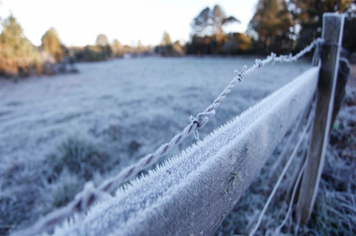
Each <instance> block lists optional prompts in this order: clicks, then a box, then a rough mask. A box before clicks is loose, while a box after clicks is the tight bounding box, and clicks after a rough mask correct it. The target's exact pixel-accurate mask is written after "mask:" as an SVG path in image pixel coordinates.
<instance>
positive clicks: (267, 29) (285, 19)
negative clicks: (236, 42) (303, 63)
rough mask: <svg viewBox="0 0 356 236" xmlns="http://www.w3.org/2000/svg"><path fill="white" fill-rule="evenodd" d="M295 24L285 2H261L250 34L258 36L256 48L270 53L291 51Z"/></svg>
mask: <svg viewBox="0 0 356 236" xmlns="http://www.w3.org/2000/svg"><path fill="white" fill-rule="evenodd" d="M291 26H293V22H292V19H291V16H290V13H289V11H288V8H287V4H286V2H285V0H259V2H258V4H257V8H256V13H255V14H254V16H253V18H252V20H251V21H250V24H249V34H250V35H251V36H254V35H257V42H256V43H255V46H256V47H257V49H258V50H261V51H262V52H265V53H268V52H271V51H275V52H281V51H285V50H291V46H292V39H291V36H292V32H291V31H290V29H291Z"/></svg>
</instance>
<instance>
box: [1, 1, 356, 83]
mask: <svg viewBox="0 0 356 236" xmlns="http://www.w3.org/2000/svg"><path fill="white" fill-rule="evenodd" d="M335 11H337V12H340V13H346V14H347V18H346V22H345V30H344V38H343V47H344V48H345V49H347V50H348V51H349V52H355V51H356V4H355V0H288V1H286V0H259V1H258V3H257V6H256V10H255V13H254V15H253V17H252V19H251V20H250V22H249V24H248V29H247V31H246V32H244V33H238V32H235V33H226V32H225V31H224V28H225V26H227V25H230V24H239V23H240V21H239V20H238V19H237V18H235V17H234V16H228V15H226V13H225V11H224V10H223V8H222V7H221V6H220V5H215V6H214V7H213V8H209V7H206V8H204V9H203V10H202V11H201V12H200V13H199V14H198V15H197V16H196V17H195V18H194V19H193V20H192V22H191V34H190V40H189V42H187V43H186V44H184V45H182V44H181V43H180V42H179V41H175V42H172V40H171V38H170V36H169V34H168V33H167V32H164V33H163V36H162V41H161V43H160V44H159V45H157V46H155V47H148V46H143V45H142V43H141V41H138V43H137V46H128V45H122V44H121V43H120V42H119V41H118V40H117V39H114V40H113V41H112V42H111V43H110V42H109V40H108V38H107V37H106V36H105V35H104V34H99V35H98V36H97V39H96V42H95V44H94V45H87V46H85V47H66V46H65V45H64V44H63V43H62V42H61V41H60V39H59V36H58V33H57V31H56V30H55V29H54V28H51V29H49V30H48V31H47V32H45V34H44V35H43V36H42V38H41V42H42V44H41V46H39V47H35V46H34V45H33V44H32V43H31V42H30V41H29V40H28V39H27V38H26V36H25V35H24V33H23V30H22V28H21V26H20V25H19V23H18V22H17V21H16V18H15V17H14V16H13V15H12V14H11V15H10V16H9V17H8V18H6V19H4V20H2V22H1V23H2V27H3V30H2V33H1V34H0V76H5V77H11V76H15V75H19V76H21V77H22V76H28V75H35V74H56V73H66V72H76V69H75V68H74V67H73V63H74V62H92V61H102V60H107V59H109V58H113V57H125V55H128V56H135V55H140V56H145V55H147V56H151V55H161V56H183V55H186V54H187V55H240V54H268V53H270V52H272V51H273V52H276V53H278V54H280V53H290V52H295V51H299V50H301V49H302V48H304V47H305V46H306V45H308V44H309V43H310V42H312V41H313V40H314V39H316V38H318V37H320V36H321V27H322V15H323V13H325V12H335Z"/></svg>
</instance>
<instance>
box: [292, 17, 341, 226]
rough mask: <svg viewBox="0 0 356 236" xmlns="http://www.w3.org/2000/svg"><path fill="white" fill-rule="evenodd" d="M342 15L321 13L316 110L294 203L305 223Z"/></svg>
mask: <svg viewBox="0 0 356 236" xmlns="http://www.w3.org/2000/svg"><path fill="white" fill-rule="evenodd" d="M343 26H344V16H343V15H341V14H338V13H325V14H324V16H323V35H322V37H323V40H324V43H323V46H322V53H321V68H320V74H319V82H318V89H317V94H316V99H317V101H316V111H315V119H314V125H313V131H312V134H311V141H310V152H309V158H308V160H307V162H308V163H307V167H306V169H305V172H304V175H303V181H302V184H301V188H300V194H299V199H298V203H297V209H296V216H297V220H298V222H307V221H308V220H309V217H310V214H311V212H312V210H313V207H314V203H315V199H316V195H317V192H318V187H319V182H320V177H321V173H322V170H323V165H324V160H325V153H326V148H327V145H328V142H329V130H330V126H331V125H332V124H331V120H332V111H333V105H334V104H333V103H334V96H335V87H336V81H337V72H338V66H339V54H340V48H341V43H342V34H343Z"/></svg>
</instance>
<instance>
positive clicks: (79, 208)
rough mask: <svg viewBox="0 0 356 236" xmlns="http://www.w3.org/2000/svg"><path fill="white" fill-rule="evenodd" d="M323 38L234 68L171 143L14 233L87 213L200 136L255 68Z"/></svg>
mask: <svg viewBox="0 0 356 236" xmlns="http://www.w3.org/2000/svg"><path fill="white" fill-rule="evenodd" d="M319 42H320V39H317V40H314V41H313V42H312V43H311V44H310V45H309V46H307V47H306V48H305V49H303V50H302V51H300V52H299V53H297V54H296V55H295V56H292V54H290V55H280V56H278V57H277V56H276V54H275V53H271V55H270V56H267V58H266V59H264V60H260V59H256V61H255V64H254V65H253V66H252V67H250V68H247V66H246V65H245V66H243V67H242V69H241V71H238V70H235V71H234V73H235V74H236V76H235V77H234V78H233V79H232V80H231V82H230V83H229V84H228V86H226V87H225V89H224V90H223V91H222V92H221V93H220V94H219V96H218V97H217V98H216V99H215V100H214V102H213V103H211V104H210V105H209V106H208V107H207V108H206V109H205V110H204V111H203V112H201V113H199V114H198V115H197V116H196V117H193V116H191V117H190V120H191V122H190V123H189V124H188V125H187V126H186V127H185V128H184V129H183V131H182V132H181V133H179V134H177V135H176V136H174V137H173V138H172V139H171V140H170V141H169V142H167V143H165V144H163V145H161V146H160V147H159V148H158V149H157V150H156V151H155V152H153V153H151V154H148V155H146V156H144V157H143V158H141V159H140V160H139V161H138V162H136V163H134V164H133V165H131V166H128V167H126V168H124V169H123V170H122V171H121V172H120V173H119V174H118V175H116V176H114V177H112V178H109V179H107V180H106V181H104V182H103V183H102V184H100V185H99V186H98V187H94V185H93V183H92V182H88V183H87V184H86V185H85V186H84V189H83V190H82V191H81V192H80V193H78V194H77V196H76V197H75V199H74V200H73V201H72V202H70V203H69V204H68V205H67V206H65V207H62V208H60V209H58V210H56V211H54V212H52V213H49V214H48V215H46V216H45V217H44V218H42V219H41V220H39V221H38V222H37V223H36V224H35V225H34V226H32V227H31V228H29V229H26V230H23V231H18V232H15V233H14V234H13V236H16V235H23V236H26V235H36V234H39V233H41V232H43V231H46V230H49V229H51V228H53V226H54V225H56V224H58V223H60V222H62V221H63V220H65V219H66V218H68V217H70V216H72V215H73V214H75V213H84V212H86V211H87V210H88V209H89V207H91V206H92V205H93V204H94V203H95V202H96V201H97V200H99V199H102V198H105V197H106V196H107V195H108V193H111V192H112V191H114V190H115V189H117V188H119V187H120V186H122V185H123V184H124V183H126V182H127V181H129V180H131V179H132V178H134V177H135V176H136V175H137V174H138V173H139V172H140V171H143V170H145V169H147V168H149V167H150V166H152V165H154V164H155V163H157V162H158V160H159V159H160V158H161V157H163V156H164V155H165V154H167V153H168V152H169V151H170V150H171V149H172V148H173V147H174V146H176V145H178V144H180V143H181V142H182V141H183V140H184V139H185V138H187V137H188V136H190V135H191V134H192V133H194V136H195V138H196V139H199V133H198V130H199V129H201V128H203V127H204V126H205V124H206V123H207V122H208V120H209V117H212V116H214V115H215V110H216V109H217V108H218V107H219V106H220V104H221V102H222V101H223V100H224V99H225V97H226V96H227V94H229V93H230V92H231V89H232V88H233V87H235V85H236V83H237V82H242V81H243V78H244V77H245V76H247V75H249V74H251V73H253V72H254V71H255V70H257V69H260V68H262V67H263V66H264V65H266V64H269V63H271V62H272V63H275V62H278V61H279V62H281V63H282V62H289V63H291V62H293V61H297V60H298V59H299V58H300V57H302V56H303V55H305V54H306V53H307V52H310V51H311V50H312V49H313V48H314V47H315V46H316V45H317V44H318V43H319Z"/></svg>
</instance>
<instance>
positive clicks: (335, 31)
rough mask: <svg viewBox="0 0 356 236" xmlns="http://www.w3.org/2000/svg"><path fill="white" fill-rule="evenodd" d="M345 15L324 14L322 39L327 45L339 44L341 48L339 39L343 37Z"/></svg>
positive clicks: (335, 13)
mask: <svg viewBox="0 0 356 236" xmlns="http://www.w3.org/2000/svg"><path fill="white" fill-rule="evenodd" d="M345 16H346V14H345V13H338V12H327V13H324V14H323V32H322V38H323V39H324V42H325V43H332V44H338V46H341V43H339V42H340V40H339V37H340V35H342V32H343V26H344V20H345Z"/></svg>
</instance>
